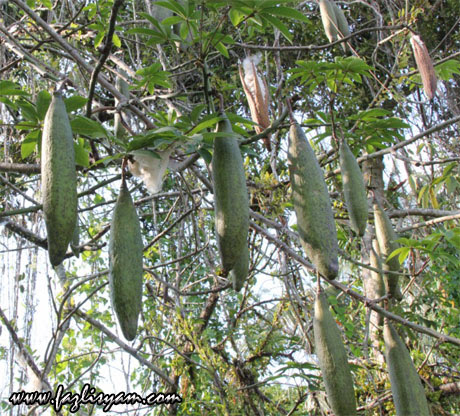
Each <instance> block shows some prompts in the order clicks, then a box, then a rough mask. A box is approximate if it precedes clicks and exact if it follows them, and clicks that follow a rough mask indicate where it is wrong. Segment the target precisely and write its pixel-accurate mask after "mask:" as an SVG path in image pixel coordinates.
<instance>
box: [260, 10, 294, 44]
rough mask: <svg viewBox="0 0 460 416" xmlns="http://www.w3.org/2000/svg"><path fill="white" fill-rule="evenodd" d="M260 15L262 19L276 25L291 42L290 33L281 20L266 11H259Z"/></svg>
mask: <svg viewBox="0 0 460 416" xmlns="http://www.w3.org/2000/svg"><path fill="white" fill-rule="evenodd" d="M260 16H261V17H262V18H263V19H265V20H267V21H268V22H269V23H270V24H271V25H272V26H274V27H276V28H277V29H278V30H279V31H280V32H281V33H282V35H283V36H284V37H285V38H286V39H287V40H288V41H289V43H292V35H291V33H290V32H289V29H288V27H287V26H286V25H285V24H284V23H283V22H282V21H281V20H279V19H278V18H276V17H273V16H272V15H270V14H267V13H260Z"/></svg>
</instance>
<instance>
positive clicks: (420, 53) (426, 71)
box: [410, 34, 438, 100]
mask: <svg viewBox="0 0 460 416" xmlns="http://www.w3.org/2000/svg"><path fill="white" fill-rule="evenodd" d="M410 44H411V46H412V50H413V52H414V57H415V63H416V64H417V68H418V70H419V72H420V77H421V78H422V84H423V90H424V91H425V94H426V95H427V97H428V99H430V100H431V99H433V97H434V95H435V94H436V89H437V86H438V78H437V77H436V72H435V70H434V66H433V62H432V61H431V58H430V54H429V53H428V49H427V48H426V46H425V43H424V42H423V40H422V39H421V38H420V36H418V35H414V34H412V36H411V38H410Z"/></svg>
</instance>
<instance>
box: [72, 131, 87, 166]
mask: <svg viewBox="0 0 460 416" xmlns="http://www.w3.org/2000/svg"><path fill="white" fill-rule="evenodd" d="M73 147H74V150H75V163H76V164H77V165H80V166H83V167H85V168H87V167H89V151H88V150H87V149H86V148H85V140H84V139H83V138H81V137H80V138H79V139H78V142H74V144H73Z"/></svg>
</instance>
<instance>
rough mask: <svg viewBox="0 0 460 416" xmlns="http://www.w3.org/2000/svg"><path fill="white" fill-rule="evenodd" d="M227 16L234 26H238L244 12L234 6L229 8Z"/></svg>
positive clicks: (243, 16)
mask: <svg viewBox="0 0 460 416" xmlns="http://www.w3.org/2000/svg"><path fill="white" fill-rule="evenodd" d="M228 16H229V17H230V21H231V22H232V24H233V26H235V27H236V26H238V25H239V24H240V23H241V22H242V21H243V20H244V18H245V14H244V13H241V12H240V11H239V10H237V9H234V8H232V9H230V11H229V12H228Z"/></svg>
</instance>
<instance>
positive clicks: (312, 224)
mask: <svg viewBox="0 0 460 416" xmlns="http://www.w3.org/2000/svg"><path fill="white" fill-rule="evenodd" d="M288 161H289V173H290V179H291V189H292V203H293V205H294V210H295V213H296V217H297V227H298V231H299V236H300V241H301V243H302V246H303V248H304V250H305V253H306V254H307V256H308V257H309V259H310V260H311V261H312V263H313V264H314V266H315V267H316V268H317V270H318V271H319V273H320V274H321V275H323V276H325V277H327V278H329V279H335V277H336V276H337V273H338V269H339V266H338V259H337V254H338V244H337V230H336V228H335V222H334V215H333V213H332V208H331V200H330V198H329V193H328V190H327V185H326V182H325V180H324V175H323V171H322V169H321V167H320V166H319V163H318V160H317V159H316V156H315V153H314V152H313V149H312V148H311V146H310V144H309V143H308V141H307V138H306V137H305V133H304V132H303V130H302V129H301V128H300V126H299V125H298V124H297V123H293V124H292V125H291V128H290V131H289V148H288Z"/></svg>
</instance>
